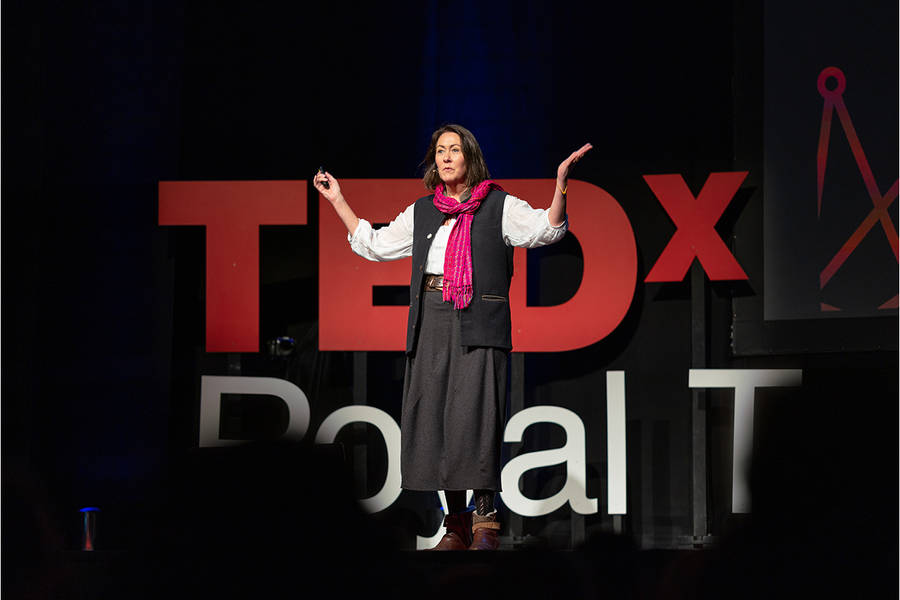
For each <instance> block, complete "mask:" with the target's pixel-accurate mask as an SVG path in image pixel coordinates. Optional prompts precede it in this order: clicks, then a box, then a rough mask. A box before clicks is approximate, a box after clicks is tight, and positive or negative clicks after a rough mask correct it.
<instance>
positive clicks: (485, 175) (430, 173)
mask: <svg viewBox="0 0 900 600" xmlns="http://www.w3.org/2000/svg"><path fill="white" fill-rule="evenodd" d="M448 131H452V132H453V133H455V134H456V135H458V136H459V139H460V140H462V152H463V158H465V159H466V187H468V188H469V189H470V190H471V189H472V188H474V187H475V186H476V185H478V184H479V183H481V182H482V181H484V180H485V179H490V178H491V174H490V172H489V171H488V168H487V164H486V163H485V162H484V155H482V154H481V146H479V145H478V140H476V139H475V136H474V135H472V132H471V131H469V130H468V129H466V128H465V127H463V126H462V125H456V124H454V123H448V124H446V125H442V126H441V127H439V128H438V129H437V131H435V132H434V133H432V134H431V143H430V144H428V151H427V152H426V153H425V158H423V159H422V163H421V165H420V166H422V167H424V169H425V176H424V177H423V178H422V183H424V184H425V187H426V188H427V189H428V191H434V188H436V187H437V186H438V184H440V183H442V182H441V176H440V175H439V174H438V172H437V170H436V169H435V162H434V155H435V152H437V143H438V138H440V137H441V136H442V135H443V134H445V133H447V132H448Z"/></svg>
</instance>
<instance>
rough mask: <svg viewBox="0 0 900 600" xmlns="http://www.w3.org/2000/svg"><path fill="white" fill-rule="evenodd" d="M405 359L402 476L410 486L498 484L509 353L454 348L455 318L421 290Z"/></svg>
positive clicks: (437, 295)
mask: <svg viewBox="0 0 900 600" xmlns="http://www.w3.org/2000/svg"><path fill="white" fill-rule="evenodd" d="M421 317H422V318H421V325H420V327H421V329H420V331H419V339H418V344H417V346H416V349H415V353H414V354H413V355H412V356H408V357H407V359H406V376H405V379H404V384H403V407H402V412H401V415H400V474H401V479H402V483H401V485H402V487H403V488H404V489H408V490H466V489H485V490H495V491H499V490H500V444H501V443H502V432H503V419H504V415H505V402H506V365H507V361H508V353H507V351H506V350H503V349H499V348H463V347H462V346H460V332H459V320H458V319H459V317H458V316H457V314H456V312H455V311H454V309H453V307H452V306H451V304H450V303H449V302H443V301H442V299H441V293H440V292H431V291H430V292H425V293H424V298H423V301H422V315H421Z"/></svg>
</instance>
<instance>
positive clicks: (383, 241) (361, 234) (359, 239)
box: [347, 194, 569, 275]
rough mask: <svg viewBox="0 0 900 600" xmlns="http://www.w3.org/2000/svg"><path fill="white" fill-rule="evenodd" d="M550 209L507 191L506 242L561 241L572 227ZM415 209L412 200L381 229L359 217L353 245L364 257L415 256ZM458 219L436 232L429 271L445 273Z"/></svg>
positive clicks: (531, 244) (541, 243) (532, 244)
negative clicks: (446, 254) (554, 220)
mask: <svg viewBox="0 0 900 600" xmlns="http://www.w3.org/2000/svg"><path fill="white" fill-rule="evenodd" d="M548 212H549V210H548V209H546V208H543V209H539V208H532V207H531V205H529V204H528V203H527V202H525V201H524V200H520V199H519V198H516V197H515V196H512V195H509V194H507V195H506V198H505V199H504V202H503V217H502V221H501V225H500V227H501V230H502V232H503V241H504V242H505V243H506V245H507V246H518V247H520V248H537V247H538V246H546V245H548V244H553V243H554V242H558V241H559V240H560V239H562V237H563V236H564V235H565V234H566V230H567V229H568V228H569V219H568V216H566V220H565V221H564V222H563V224H562V225H559V226H558V227H554V226H553V225H551V224H550V218H549V216H548ZM414 213H415V204H410V205H409V206H408V207H406V210H404V211H403V212H402V213H400V214H399V215H397V218H396V219H394V220H393V221H391V222H390V223H389V224H388V225H386V226H385V227H379V228H378V229H373V228H372V224H371V223H369V222H368V221H366V220H365V219H360V220H359V225H358V226H357V227H356V231H354V232H353V235H349V234H348V235H347V239H348V241H349V242H350V248H351V249H352V250H353V251H354V252H355V253H356V254H358V255H360V256H362V257H363V258H367V259H369V260H374V261H379V262H380V261H387V260H397V259H400V258H406V257H407V256H412V247H413V215H414ZM455 221H456V219H455V218H454V219H453V220H451V221H450V223H448V224H447V225H441V226H440V227H439V228H438V230H437V233H435V234H434V240H433V241H432V242H431V248H430V249H429V250H428V258H427V260H426V261H425V272H426V273H434V274H435V275H442V274H443V273H444V252H445V251H446V249H447V240H448V239H449V237H450V230H451V229H452V228H453V224H454V223H455Z"/></svg>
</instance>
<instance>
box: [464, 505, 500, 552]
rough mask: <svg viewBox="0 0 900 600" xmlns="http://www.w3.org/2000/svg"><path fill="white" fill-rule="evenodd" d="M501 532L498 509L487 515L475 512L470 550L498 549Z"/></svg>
mask: <svg viewBox="0 0 900 600" xmlns="http://www.w3.org/2000/svg"><path fill="white" fill-rule="evenodd" d="M499 532H500V523H498V522H497V511H494V512H492V513H491V514H489V515H487V516H482V515H479V514H478V513H475V515H473V517H472V543H471V544H470V545H469V550H496V549H497V548H499V547H500V540H499V539H498V538H497V534H498V533H499Z"/></svg>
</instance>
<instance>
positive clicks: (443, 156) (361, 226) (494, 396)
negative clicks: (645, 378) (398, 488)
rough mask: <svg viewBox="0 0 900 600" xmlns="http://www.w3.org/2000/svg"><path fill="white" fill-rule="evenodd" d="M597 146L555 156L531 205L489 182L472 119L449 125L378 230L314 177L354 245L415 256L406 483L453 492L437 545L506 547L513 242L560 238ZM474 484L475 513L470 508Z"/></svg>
mask: <svg viewBox="0 0 900 600" xmlns="http://www.w3.org/2000/svg"><path fill="white" fill-rule="evenodd" d="M590 149H591V145H590V144H585V145H584V146H582V147H581V148H580V149H578V150H576V151H575V152H573V153H572V154H571V155H570V156H569V157H568V158H567V159H566V160H564V161H563V162H562V163H561V164H560V165H559V168H558V169H557V177H556V190H555V192H554V194H553V201H552V203H551V204H550V208H549V209H534V208H532V207H531V206H530V205H528V203H526V202H525V201H523V200H520V199H518V198H516V197H514V196H511V195H509V194H507V193H506V192H504V191H503V189H502V188H501V187H500V186H499V185H497V184H496V183H494V182H493V181H491V179H490V174H489V173H488V169H487V165H486V164H485V161H484V157H483V156H482V154H481V148H480V147H479V146H478V142H477V140H476V139H475V136H474V135H472V133H471V132H470V131H469V130H468V129H466V128H464V127H462V126H460V125H444V126H443V127H441V128H439V129H438V130H437V131H435V132H434V133H433V134H432V136H431V143H430V144H429V146H428V151H427V153H426V155H425V159H424V161H423V164H424V165H425V169H426V170H425V176H424V184H425V187H426V188H427V189H428V190H429V191H431V192H433V193H432V194H429V195H428V196H424V197H422V198H419V199H418V200H417V201H416V202H414V203H413V204H411V205H409V207H407V208H406V210H404V211H403V212H402V213H400V214H399V215H398V216H397V218H396V219H394V220H393V221H391V223H390V224H389V225H387V226H386V227H382V228H379V229H373V228H372V226H371V224H370V223H369V222H368V221H366V220H364V219H359V218H357V216H356V215H355V214H354V212H353V210H351V208H350V206H349V205H348V204H347V201H346V199H345V198H344V196H343V195H342V194H341V187H340V184H339V183H338V181H337V180H336V179H335V178H334V177H332V176H331V174H330V173H318V174H316V176H315V178H314V180H313V183H314V185H315V187H316V189H317V190H318V191H319V193H320V194H321V195H322V196H323V197H325V199H326V200H328V201H329V202H330V203H331V205H332V206H333V207H334V209H335V212H337V215H338V217H340V219H341V220H342V221H343V223H344V225H345V226H346V227H347V231H348V232H349V233H350V236H349V239H350V247H351V248H352V249H353V251H354V252H356V253H357V254H359V255H360V256H362V257H364V258H367V259H369V260H374V261H386V260H396V259H399V258H405V257H407V256H412V259H413V260H412V277H411V281H410V290H409V295H410V308H409V320H408V323H407V333H406V354H407V360H406V374H405V379H404V385H403V405H402V411H401V417H400V427H401V435H400V440H401V442H400V445H401V454H400V473H401V477H402V484H401V485H402V487H403V488H404V489H410V490H427V491H431V490H434V491H437V490H444V491H445V493H446V497H447V508H448V514H447V515H446V517H445V518H444V525H445V527H446V528H447V533H446V534H445V535H444V537H443V538H442V539H441V541H440V543H439V544H438V545H437V546H436V547H435V548H434V549H436V550H465V549H469V550H494V549H496V548H497V546H498V545H499V542H498V539H497V532H498V530H499V529H500V523H499V522H498V520H497V511H496V510H495V509H494V495H495V493H496V492H497V491H499V490H500V448H501V443H502V431H503V417H504V414H505V412H504V406H505V400H506V366H507V360H508V358H509V351H510V350H511V348H512V339H511V338H512V325H511V321H510V312H509V285H510V279H511V277H512V271H513V267H512V265H513V246H520V247H524V248H535V247H538V246H544V245H547V244H552V243H554V242H557V241H559V240H560V239H562V237H563V236H564V235H565V233H566V229H567V228H568V221H567V219H566V190H567V186H568V176H569V169H570V167H571V166H572V165H573V164H574V163H576V162H577V161H578V160H579V159H580V158H581V157H582V156H584V154H585V153H586V152H587V151H588V150H590ZM326 184H327V185H326ZM469 489H471V490H474V496H475V513H474V515H473V514H472V513H471V512H467V511H466V490H469Z"/></svg>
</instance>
